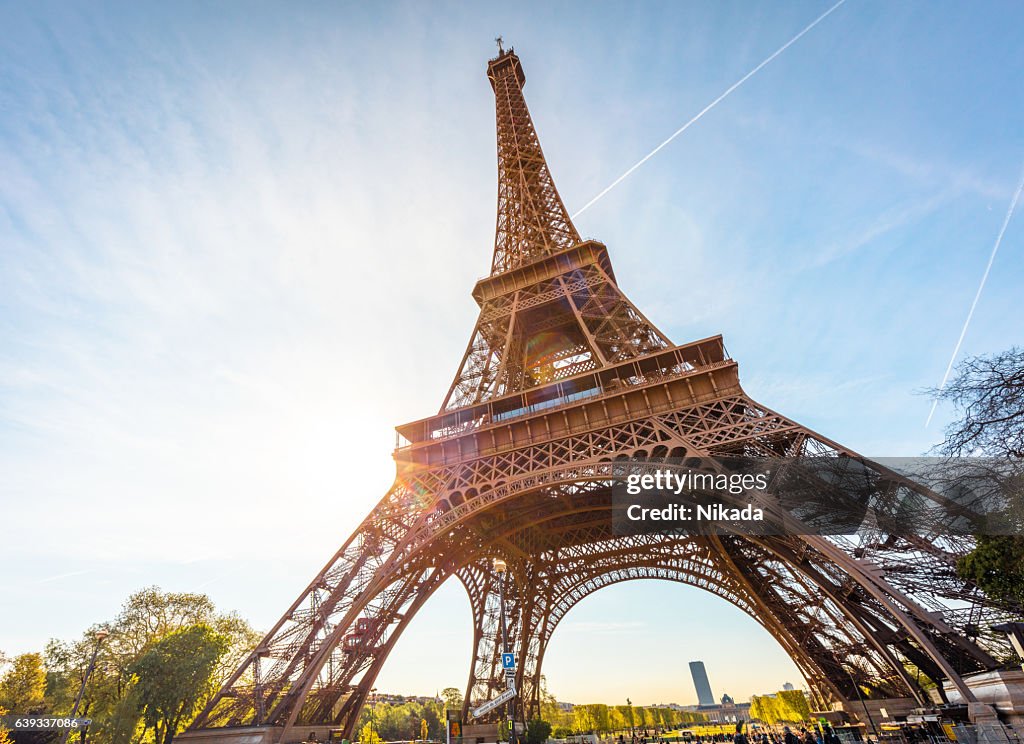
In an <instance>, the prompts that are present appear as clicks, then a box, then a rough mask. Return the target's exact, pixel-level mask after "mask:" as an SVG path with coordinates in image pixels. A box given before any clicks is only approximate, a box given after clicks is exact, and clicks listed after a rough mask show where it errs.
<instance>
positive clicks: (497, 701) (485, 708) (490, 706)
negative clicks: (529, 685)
mask: <svg viewBox="0 0 1024 744" xmlns="http://www.w3.org/2000/svg"><path fill="white" fill-rule="evenodd" d="M515 696H516V688H515V687H510V688H508V689H507V690H505V692H503V693H501V694H500V695H498V697H496V698H494V699H493V700H488V701H487V702H486V703H484V704H483V705H481V706H480V707H479V708H474V709H473V710H471V711H470V712H469V714H470V715H471V716H472V717H473V718H479V717H480V716H482V715H483V714H484V713H488V712H490V711H492V710H494V709H495V708H497V707H498V706H499V705H502V704H503V703H507V702H508V701H509V700H511V699H512V698H514V697H515Z"/></svg>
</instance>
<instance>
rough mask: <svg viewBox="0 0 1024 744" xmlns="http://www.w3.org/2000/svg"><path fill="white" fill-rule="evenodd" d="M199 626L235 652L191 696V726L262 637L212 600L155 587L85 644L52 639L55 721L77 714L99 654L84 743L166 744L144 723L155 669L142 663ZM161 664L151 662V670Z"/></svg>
mask: <svg viewBox="0 0 1024 744" xmlns="http://www.w3.org/2000/svg"><path fill="white" fill-rule="evenodd" d="M195 626H203V627H206V628H208V629H209V631H210V632H211V633H213V634H215V635H216V636H218V637H219V638H222V639H224V641H225V643H226V644H227V650H226V651H225V652H223V653H221V654H220V656H219V658H218V661H217V662H216V663H215V665H214V668H213V670H212V672H211V674H210V675H209V678H208V680H207V682H206V683H204V684H201V685H199V686H198V688H197V689H196V690H195V691H189V695H191V693H192V692H195V693H196V695H197V698H196V703H195V705H193V706H189V705H186V706H185V707H186V709H187V708H189V707H191V708H192V711H191V712H189V711H187V710H186V712H184V713H183V714H182V719H181V721H180V722H179V723H178V727H179V728H180V727H183V726H185V725H187V724H188V723H190V722H191V719H192V716H193V714H194V709H195V708H196V707H199V706H201V705H203V704H205V702H206V701H207V699H208V696H209V695H210V694H211V690H212V688H214V687H216V686H218V685H219V684H221V683H222V682H223V681H224V680H225V679H226V677H227V675H229V674H230V673H231V672H233V671H234V669H235V667H236V666H237V665H238V663H239V662H240V661H241V659H242V657H243V656H244V655H245V654H246V653H248V651H249V650H250V649H251V648H252V647H253V646H255V645H256V643H258V641H259V638H260V636H259V635H258V634H257V633H256V632H255V631H253V630H252V628H250V627H249V625H248V623H246V622H245V621H244V620H242V619H241V618H239V617H238V616H237V615H234V614H224V613H218V612H217V609H216V607H214V605H213V602H211V601H210V599H209V597H206V596H205V595H202V594H190V593H174V592H162V591H160V590H159V589H157V588H155V587H150V588H147V589H143V590H141V591H139V592H136V593H134V594H132V595H131V596H130V597H128V599H127V600H126V601H125V603H124V605H123V606H122V608H121V610H120V611H119V612H118V614H117V616H116V617H115V618H113V619H112V620H110V621H109V622H107V623H103V624H102V625H97V626H93V627H91V628H88V629H86V630H85V632H84V633H83V634H82V636H81V637H80V638H79V639H78V640H73V641H59V640H52V641H50V643H48V644H47V646H46V649H45V652H44V654H43V655H42V656H43V661H42V666H44V677H43V678H44V685H45V690H44V693H43V696H42V708H43V710H44V711H45V712H46V713H49V714H52V715H67V714H68V713H70V711H71V706H72V704H73V702H74V699H75V696H76V695H77V693H78V691H79V689H80V688H81V686H82V682H83V678H84V677H85V674H86V670H87V669H88V667H89V661H90V659H91V658H92V655H93V652H94V651H97V649H98V653H97V656H96V666H95V669H94V671H93V673H92V675H91V676H90V678H89V680H88V684H87V685H86V687H85V693H84V695H83V697H82V703H81V705H80V706H79V710H78V714H79V715H80V716H82V717H85V718H91V719H92V721H93V723H92V725H91V726H90V727H89V729H88V731H87V739H86V741H83V742H82V744H161V741H160V735H159V734H158V732H157V731H155V730H154V728H153V726H152V725H148V724H147V723H146V721H145V720H144V714H145V711H146V704H145V702H144V701H143V700H142V699H141V697H140V693H141V692H142V690H141V689H140V688H139V686H138V684H139V681H140V676H139V674H138V672H139V671H141V670H142V669H144V668H148V667H146V666H145V665H143V666H140V665H139V664H140V661H141V660H142V659H143V658H144V657H146V656H147V654H149V653H150V652H151V651H153V650H154V649H155V648H157V647H159V646H160V644H161V642H162V641H163V640H164V639H166V638H168V637H170V636H172V635H174V634H175V633H178V632H180V631H182V630H183V629H186V628H189V627H195ZM100 629H103V630H105V631H107V632H108V633H109V635H108V636H107V637H106V639H105V640H104V641H103V642H102V643H101V644H100V645H99V646H97V639H96V631H97V630H100ZM154 658H155V657H152V656H151V657H150V658H149V662H147V664H148V663H151V662H152V661H153V659H154ZM37 679H38V675H37ZM189 695H186V696H185V697H186V698H187V697H188V696H189ZM183 699H184V698H183ZM186 702H187V701H186ZM19 712H21V711H19ZM162 725H166V724H162ZM17 739H18V744H46V742H44V741H29V740H28V739H25V740H24V741H23V737H22V736H21V735H20V734H19V735H18V736H17ZM47 741H49V740H47ZM76 741H77V739H76Z"/></svg>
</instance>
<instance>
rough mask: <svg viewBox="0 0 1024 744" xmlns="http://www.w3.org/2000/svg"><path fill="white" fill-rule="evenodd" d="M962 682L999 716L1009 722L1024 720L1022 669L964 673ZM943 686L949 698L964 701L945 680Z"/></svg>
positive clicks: (1023, 672) (954, 700) (1023, 675)
mask: <svg viewBox="0 0 1024 744" xmlns="http://www.w3.org/2000/svg"><path fill="white" fill-rule="evenodd" d="M964 682H966V683H967V688H968V689H969V690H970V691H971V692H973V693H974V694H975V696H976V697H977V698H978V702H980V703H985V704H987V705H990V706H992V707H993V708H995V711H996V713H998V714H999V718H1001V719H1002V720H1004V721H1006V722H1007V723H1011V724H1013V723H1022V722H1024V671H1022V670H1021V669H997V670H996V671H994V672H982V673H981V674H973V675H971V676H970V677H964ZM942 687H943V689H944V690H945V691H946V695H947V696H949V702H951V703H963V702H965V701H964V699H963V696H962V695H961V694H960V692H959V691H958V690H957V689H956V688H955V687H953V686H952V685H951V684H950V683H949V681H948V680H947V681H946V682H945V683H943V685H942Z"/></svg>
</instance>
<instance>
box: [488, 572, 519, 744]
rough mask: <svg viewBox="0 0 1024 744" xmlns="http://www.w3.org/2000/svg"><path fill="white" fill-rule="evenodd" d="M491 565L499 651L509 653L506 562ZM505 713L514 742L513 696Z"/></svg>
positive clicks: (511, 742) (513, 743)
mask: <svg viewBox="0 0 1024 744" xmlns="http://www.w3.org/2000/svg"><path fill="white" fill-rule="evenodd" d="M491 566H492V567H493V568H494V573H496V574H498V577H499V581H498V609H499V618H500V623H501V652H502V653H503V654H507V653H509V648H508V624H507V623H506V622H505V574H506V573H508V564H506V563H505V561H503V560H502V559H501V558H494V559H493V560H492V561H491ZM505 715H506V717H507V718H508V721H509V723H510V724H511V726H510V728H509V731H508V741H509V744H516V724H515V698H514V697H513V698H512V700H509V701H508V703H506V704H505Z"/></svg>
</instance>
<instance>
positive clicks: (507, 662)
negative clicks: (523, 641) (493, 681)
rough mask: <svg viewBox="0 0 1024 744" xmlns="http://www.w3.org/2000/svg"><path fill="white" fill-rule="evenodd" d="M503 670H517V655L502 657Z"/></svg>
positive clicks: (503, 655) (504, 655)
mask: <svg viewBox="0 0 1024 744" xmlns="http://www.w3.org/2000/svg"><path fill="white" fill-rule="evenodd" d="M501 668H502V669H515V668H516V655H515V654H502V655H501Z"/></svg>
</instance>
